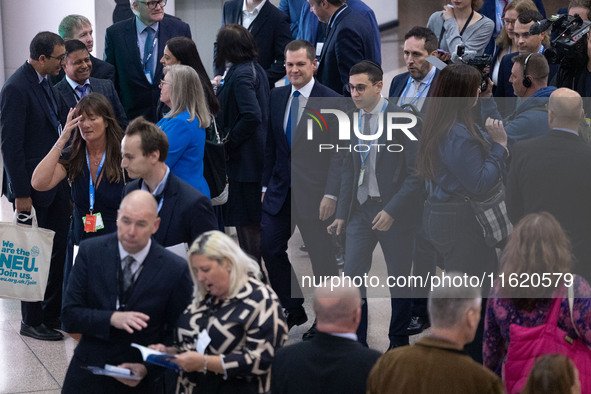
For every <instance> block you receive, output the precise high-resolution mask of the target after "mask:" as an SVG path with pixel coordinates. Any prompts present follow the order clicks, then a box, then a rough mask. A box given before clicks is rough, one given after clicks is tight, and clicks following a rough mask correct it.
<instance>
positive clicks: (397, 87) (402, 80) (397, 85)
mask: <svg viewBox="0 0 591 394" xmlns="http://www.w3.org/2000/svg"><path fill="white" fill-rule="evenodd" d="M438 75H439V70H435V75H434V76H433V82H432V83H431V87H430V88H429V92H428V93H427V97H429V96H431V93H433V90H432V89H431V88H432V87H433V86H434V85H433V84H434V83H435V81H436V80H437V76H438ZM408 77H410V73H409V72H408V71H407V72H405V73H402V74H398V75H397V76H395V77H394V78H392V82H391V83H390V91H389V93H388V97H400V95H401V94H402V93H403V92H404V88H405V87H406V84H407V82H408ZM423 108H425V107H423Z"/></svg>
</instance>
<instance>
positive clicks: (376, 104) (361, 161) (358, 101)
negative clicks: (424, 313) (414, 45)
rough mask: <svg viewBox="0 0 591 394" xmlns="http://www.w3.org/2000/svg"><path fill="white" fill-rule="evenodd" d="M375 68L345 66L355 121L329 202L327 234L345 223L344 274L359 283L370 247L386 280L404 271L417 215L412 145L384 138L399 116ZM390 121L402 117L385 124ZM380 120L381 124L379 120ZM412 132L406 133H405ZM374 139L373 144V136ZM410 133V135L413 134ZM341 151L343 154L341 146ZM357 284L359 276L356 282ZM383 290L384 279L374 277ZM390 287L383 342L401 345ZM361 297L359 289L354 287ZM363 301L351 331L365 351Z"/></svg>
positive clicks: (404, 318)
mask: <svg viewBox="0 0 591 394" xmlns="http://www.w3.org/2000/svg"><path fill="white" fill-rule="evenodd" d="M382 78H383V71H382V69H381V67H380V66H379V65H378V64H377V63H375V62H372V61H367V60H364V61H361V62H359V63H357V64H356V65H354V66H353V67H352V68H351V71H350V76H349V84H348V85H347V87H348V90H349V92H350V93H351V97H352V99H353V102H354V103H355V107H357V109H358V110H359V112H358V117H356V116H351V119H353V122H355V123H356V128H358V130H359V133H360V134H362V135H364V136H367V137H366V138H361V137H360V138H357V136H353V137H352V138H351V141H350V143H351V144H352V145H354V146H353V147H351V148H352V149H350V153H347V154H345V157H344V159H343V170H342V178H341V191H340V194H339V200H338V202H337V211H336V220H335V221H334V222H333V223H332V224H331V225H330V226H329V227H328V230H329V231H335V232H336V233H337V234H340V232H341V231H342V229H343V228H344V226H345V225H346V231H347V243H346V246H345V267H344V269H343V273H344V274H345V275H346V276H350V277H351V278H353V280H355V278H363V277H364V276H365V275H366V274H367V273H368V272H369V270H370V269H371V263H372V254H373V251H374V249H375V248H376V246H377V244H378V242H379V243H380V246H381V248H382V251H383V254H384V259H385V261H386V266H387V268H388V275H390V276H405V275H408V274H409V273H410V267H411V261H412V251H413V242H414V239H415V233H416V231H417V229H418V227H419V222H420V218H421V214H422V207H423V199H421V196H422V189H423V183H422V182H421V180H420V179H419V178H418V176H417V175H415V170H414V163H415V156H416V150H417V141H416V140H412V139H410V138H409V137H408V136H407V135H405V134H404V133H402V132H400V130H397V131H394V132H392V133H391V135H392V139H390V140H389V139H388V133H387V132H386V125H385V123H386V122H387V118H388V114H391V113H395V112H400V111H401V110H400V108H399V107H398V106H396V104H395V103H390V102H388V100H387V99H386V98H384V97H382V95H381V92H382V87H383V81H382ZM393 120H394V122H395V123H408V120H402V119H393ZM380 122H382V123H380ZM410 131H411V132H413V129H410ZM376 134H379V135H378V137H377V139H374V136H375V135H376ZM414 135H418V133H417V132H416V131H414ZM341 151H343V149H342V148H341ZM357 280H359V279H357ZM381 281H382V284H383V285H384V286H386V278H381ZM402 291H403V292H404V293H401V292H400V291H399V289H396V288H394V287H392V288H390V295H391V306H392V315H391V318H390V327H389V331H388V338H389V340H390V348H395V347H398V346H404V345H408V333H407V328H408V325H409V323H410V318H411V302H410V299H409V298H404V299H402V298H397V297H400V296H401V295H404V296H405V297H409V296H410V289H409V288H406V289H403V290H402ZM361 292H362V296H363V297H364V298H365V297H366V289H365V288H362V289H361ZM367 323H368V318H367V299H366V298H365V302H364V303H363V305H362V308H361V323H360V324H359V328H358V329H357V336H358V339H359V341H360V342H361V343H362V344H364V345H365V346H367Z"/></svg>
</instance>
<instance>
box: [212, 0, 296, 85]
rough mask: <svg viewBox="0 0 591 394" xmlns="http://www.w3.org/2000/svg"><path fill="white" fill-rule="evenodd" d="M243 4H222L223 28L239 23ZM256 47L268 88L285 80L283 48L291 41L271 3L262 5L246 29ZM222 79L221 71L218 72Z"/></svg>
mask: <svg viewBox="0 0 591 394" xmlns="http://www.w3.org/2000/svg"><path fill="white" fill-rule="evenodd" d="M243 3H244V2H243V1H242V0H229V1H226V2H225V3H224V9H223V12H222V26H225V25H228V24H231V23H237V24H241V23H242V4H243ZM248 30H250V32H251V33H252V35H253V37H254V41H255V42H256V44H257V49H258V53H259V56H258V58H257V60H258V62H259V64H260V65H261V67H263V68H264V69H265V72H266V73H267V77H268V78H269V86H271V87H272V86H273V85H274V84H275V82H277V81H278V80H280V79H281V78H283V77H284V76H285V55H284V53H283V52H284V50H285V46H286V45H287V44H288V43H289V42H290V41H291V32H290V29H289V19H288V18H287V15H285V14H284V13H283V12H281V11H279V9H278V8H277V7H275V6H274V5H273V4H272V3H271V2H270V1H267V2H265V4H264V5H263V7H262V8H261V11H260V12H259V14H258V15H257V17H256V18H255V20H254V21H253V22H252V24H251V25H250V27H249V28H248ZM217 73H218V75H222V74H223V73H224V70H217Z"/></svg>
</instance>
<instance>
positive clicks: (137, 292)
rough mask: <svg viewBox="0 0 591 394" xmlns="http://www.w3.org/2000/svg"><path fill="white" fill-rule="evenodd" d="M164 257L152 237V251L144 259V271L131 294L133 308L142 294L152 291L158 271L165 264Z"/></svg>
mask: <svg viewBox="0 0 591 394" xmlns="http://www.w3.org/2000/svg"><path fill="white" fill-rule="evenodd" d="M163 257H164V256H162V251H161V250H156V241H154V238H152V245H151V246H150V251H149V252H148V255H147V256H146V258H145V259H144V263H143V265H142V271H141V272H140V275H139V276H138V277H137V279H136V281H135V283H134V285H133V290H132V292H131V296H130V297H129V301H128V302H127V305H128V306H130V307H132V308H133V305H134V304H135V303H136V301H137V300H138V299H141V297H140V296H142V295H145V294H146V293H149V292H150V287H151V285H152V284H153V283H154V282H155V281H156V279H155V278H156V277H157V276H158V273H159V272H160V270H161V268H162V267H163V264H161V262H162V260H163Z"/></svg>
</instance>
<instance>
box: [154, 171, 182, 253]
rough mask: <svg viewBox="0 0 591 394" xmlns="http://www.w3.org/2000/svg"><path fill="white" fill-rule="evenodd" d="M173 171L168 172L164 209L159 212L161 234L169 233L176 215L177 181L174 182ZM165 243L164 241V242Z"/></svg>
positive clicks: (159, 230)
mask: <svg viewBox="0 0 591 394" xmlns="http://www.w3.org/2000/svg"><path fill="white" fill-rule="evenodd" d="M172 177H173V175H172V172H170V173H169V174H168V179H167V180H166V185H165V186H164V194H163V196H162V198H163V202H162V209H160V212H159V213H158V216H160V227H159V228H158V232H159V233H161V234H168V233H169V229H168V227H169V226H170V221H171V218H172V217H173V215H174V207H175V206H176V200H177V192H178V188H177V187H176V182H174V183H173V182H172ZM163 239H164V238H163ZM162 243H163V244H164V242H162Z"/></svg>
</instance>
